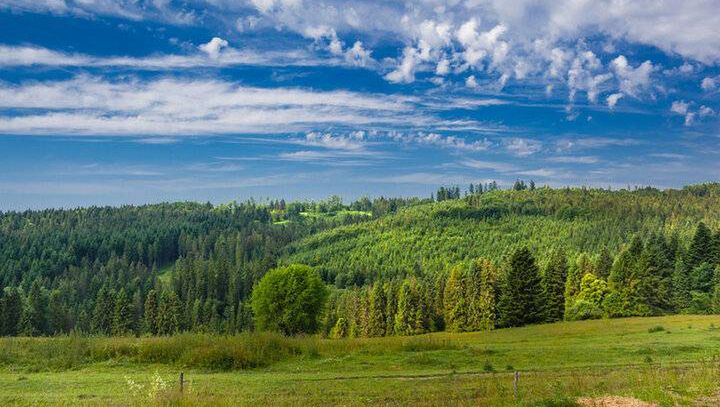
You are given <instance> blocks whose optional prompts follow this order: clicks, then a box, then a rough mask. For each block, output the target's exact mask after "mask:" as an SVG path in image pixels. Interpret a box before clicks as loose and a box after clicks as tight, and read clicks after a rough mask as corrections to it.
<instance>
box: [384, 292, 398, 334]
mask: <svg viewBox="0 0 720 407" xmlns="http://www.w3.org/2000/svg"><path fill="white" fill-rule="evenodd" d="M383 291H385V299H386V301H387V307H386V310H385V321H386V322H385V329H386V331H385V335H386V336H391V335H393V334H394V333H395V317H396V315H397V291H398V290H397V287H396V284H395V283H394V282H388V283H385V284H383Z"/></svg>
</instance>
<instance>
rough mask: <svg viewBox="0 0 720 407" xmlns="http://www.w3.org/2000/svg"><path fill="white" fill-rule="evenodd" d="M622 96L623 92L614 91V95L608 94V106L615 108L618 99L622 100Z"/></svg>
mask: <svg viewBox="0 0 720 407" xmlns="http://www.w3.org/2000/svg"><path fill="white" fill-rule="evenodd" d="M622 97H623V94H622V93H613V94H612V95H610V96H608V97H607V99H606V101H607V105H608V107H609V108H610V109H613V108H614V107H615V105H617V102H618V100H620V99H621V98H622Z"/></svg>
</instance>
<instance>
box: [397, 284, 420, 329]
mask: <svg viewBox="0 0 720 407" xmlns="http://www.w3.org/2000/svg"><path fill="white" fill-rule="evenodd" d="M416 309H417V294H416V292H415V287H414V286H413V284H412V282H411V280H410V279H405V280H403V282H402V283H401V284H400V288H399V291H398V295H397V314H396V315H395V334H396V335H413V334H415V324H416Z"/></svg>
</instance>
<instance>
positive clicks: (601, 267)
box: [595, 247, 613, 281]
mask: <svg viewBox="0 0 720 407" xmlns="http://www.w3.org/2000/svg"><path fill="white" fill-rule="evenodd" d="M612 265H613V258H612V256H611V255H610V250H608V248H607V247H603V249H602V251H601V252H600V255H599V256H598V260H597V263H596V265H595V275H597V277H598V278H602V279H603V280H606V281H607V279H608V277H609V276H610V270H611V269H612Z"/></svg>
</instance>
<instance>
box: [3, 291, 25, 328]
mask: <svg viewBox="0 0 720 407" xmlns="http://www.w3.org/2000/svg"><path fill="white" fill-rule="evenodd" d="M1 301H2V313H3V314H2V315H3V318H2V326H0V336H2V335H7V336H15V335H17V334H18V332H19V330H20V322H21V321H22V315H23V298H22V295H21V293H20V291H19V290H18V289H16V288H14V287H7V288H5V290H3V297H2V300H1Z"/></svg>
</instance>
